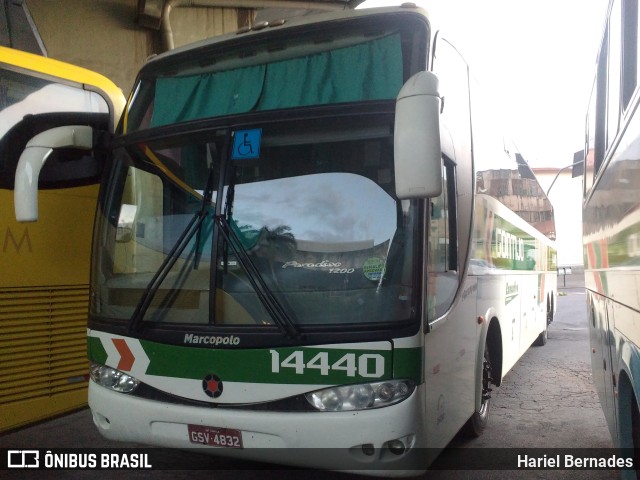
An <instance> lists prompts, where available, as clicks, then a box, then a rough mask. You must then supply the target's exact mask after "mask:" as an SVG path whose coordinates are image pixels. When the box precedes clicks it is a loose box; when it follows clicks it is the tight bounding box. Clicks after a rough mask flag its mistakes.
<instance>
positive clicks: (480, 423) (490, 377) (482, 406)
mask: <svg viewBox="0 0 640 480" xmlns="http://www.w3.org/2000/svg"><path fill="white" fill-rule="evenodd" d="M478 360H479V361H481V362H482V363H481V368H480V372H479V382H478V384H479V390H480V391H479V392H478V393H479V396H480V401H479V406H478V407H476V410H475V411H474V412H473V414H472V415H471V418H469V420H468V421H467V423H466V425H465V433H466V435H467V436H469V437H479V436H480V435H482V432H483V431H484V429H485V427H486V426H487V422H488V420H489V408H490V402H491V385H495V386H499V385H500V379H501V377H502V335H501V333H500V325H499V323H498V320H497V319H496V318H495V317H494V318H492V320H491V322H490V323H489V327H488V329H487V335H486V338H485V343H484V348H483V349H482V357H481V358H479V359H478Z"/></svg>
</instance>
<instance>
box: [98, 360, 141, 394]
mask: <svg viewBox="0 0 640 480" xmlns="http://www.w3.org/2000/svg"><path fill="white" fill-rule="evenodd" d="M89 374H90V376H91V380H93V381H94V382H96V383H97V384H98V385H101V386H103V387H106V388H110V389H111V390H115V391H116V392H121V393H130V392H133V391H134V390H135V389H136V388H137V387H138V385H139V384H140V380H138V379H137V378H135V377H132V376H131V375H129V374H126V373H124V372H121V371H120V370H116V369H115V368H111V367H107V366H105V365H100V364H98V363H92V364H91V367H90V370H89Z"/></svg>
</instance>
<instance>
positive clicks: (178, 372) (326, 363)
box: [140, 341, 393, 384]
mask: <svg viewBox="0 0 640 480" xmlns="http://www.w3.org/2000/svg"><path fill="white" fill-rule="evenodd" d="M140 343H141V344H142V347H143V348H144V351H145V353H146V354H147V356H148V357H149V359H150V364H149V367H148V368H147V372H146V373H147V374H148V375H157V376H163V377H174V378H189V379H202V378H204V377H205V376H206V375H209V374H212V373H213V374H215V375H217V376H218V377H220V378H221V379H222V380H226V381H232V382H248V383H272V384H274V383H275V384H345V383H359V382H363V381H378V380H388V379H390V378H392V374H393V372H392V351H391V350H360V349H356V350H350V349H348V348H346V349H340V348H316V347H292V348H276V349H251V350H248V349H245V350H227V349H225V350H213V349H203V348H194V347H182V346H174V345H161V344H157V343H153V342H148V341H141V342H140Z"/></svg>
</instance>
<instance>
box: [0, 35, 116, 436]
mask: <svg viewBox="0 0 640 480" xmlns="http://www.w3.org/2000/svg"><path fill="white" fill-rule="evenodd" d="M123 107H124V96H123V95H122V92H121V91H120V90H119V89H118V88H117V87H116V86H115V85H114V84H113V83H111V82H110V81H108V80H107V79H106V78H104V77H102V76H100V75H98V74H96V73H93V72H90V71H87V70H84V69H81V68H78V67H75V66H72V65H68V64H65V63H62V62H58V61H55V60H52V59H49V58H45V57H42V56H39V55H33V54H29V53H26V52H22V51H19V50H14V49H9V48H5V47H0V206H1V207H0V249H1V250H0V431H4V430H7V429H11V428H15V427H19V426H22V425H25V424H27V423H30V422H33V421H37V420H42V419H43V418H47V417H49V416H52V415H56V414H60V413H62V412H66V411H69V410H71V409H74V408H78V407H80V406H82V405H84V404H86V402H87V377H86V369H87V362H86V331H87V330H86V329H87V311H88V300H89V270H90V268H89V265H90V249H91V231H92V228H93V219H94V214H95V208H96V199H97V194H98V183H99V179H100V178H99V177H100V173H101V168H102V165H101V160H100V159H99V158H98V157H95V156H94V157H93V158H91V157H85V156H84V155H83V153H82V152H80V151H79V150H64V149H59V150H56V151H55V152H52V154H51V155H50V157H49V160H48V161H47V165H46V167H45V168H44V169H43V171H42V174H41V175H40V188H41V191H40V194H39V196H40V198H39V200H40V210H41V213H42V220H41V221H40V222H38V223H28V224H26V223H17V222H16V220H15V213H14V208H13V207H14V178H15V172H16V166H17V164H18V159H19V157H20V154H21V153H22V151H23V150H24V149H25V146H26V145H27V142H28V141H29V140H30V139H31V138H32V137H33V136H34V135H36V134H38V133H40V132H42V131H44V130H48V129H50V128H53V127H56V126H60V125H66V124H69V123H70V122H72V123H74V124H81V125H88V126H93V127H95V128H98V129H100V130H106V131H108V130H111V129H113V127H114V126H115V123H116V122H117V120H118V118H119V116H120V114H121V112H122V109H123ZM49 162H51V165H49ZM70 171H71V172H72V174H71V175H70V174H69V172H70Z"/></svg>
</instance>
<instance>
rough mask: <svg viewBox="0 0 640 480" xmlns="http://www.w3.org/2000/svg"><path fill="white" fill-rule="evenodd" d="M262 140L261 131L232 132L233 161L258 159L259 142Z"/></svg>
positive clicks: (258, 129)
mask: <svg viewBox="0 0 640 480" xmlns="http://www.w3.org/2000/svg"><path fill="white" fill-rule="evenodd" d="M261 139H262V129H261V128H255V129H253V130H237V131H236V132H234V138H233V152H232V154H231V158H232V159H233V160H245V159H251V158H260V141H261Z"/></svg>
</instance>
